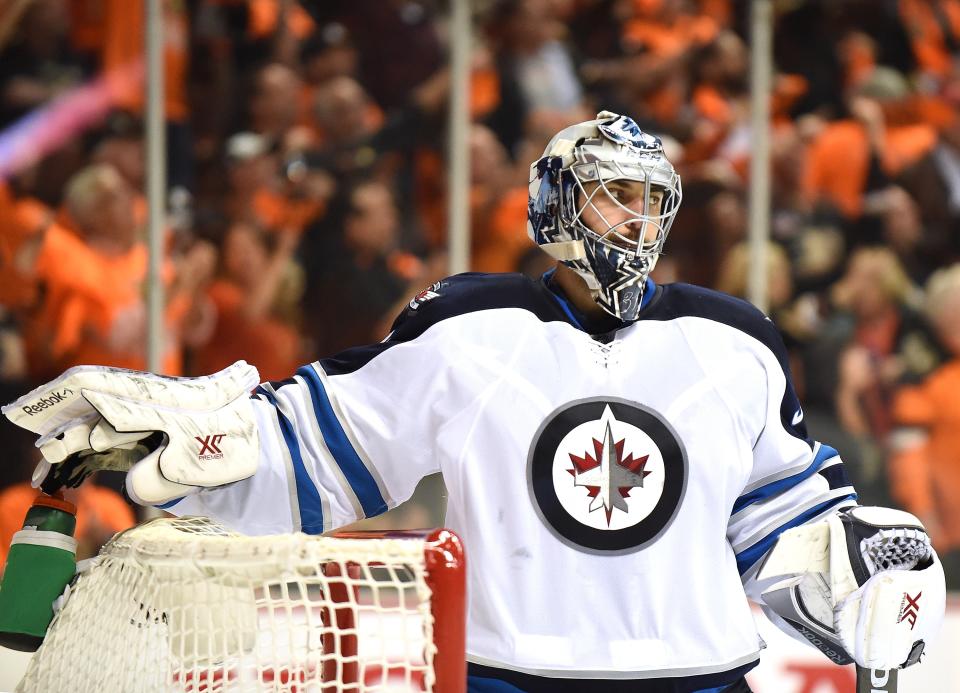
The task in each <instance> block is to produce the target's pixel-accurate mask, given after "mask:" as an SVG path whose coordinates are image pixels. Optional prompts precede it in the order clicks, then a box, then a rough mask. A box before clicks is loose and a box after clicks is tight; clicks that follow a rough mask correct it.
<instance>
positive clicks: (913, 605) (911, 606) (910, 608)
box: [897, 592, 923, 630]
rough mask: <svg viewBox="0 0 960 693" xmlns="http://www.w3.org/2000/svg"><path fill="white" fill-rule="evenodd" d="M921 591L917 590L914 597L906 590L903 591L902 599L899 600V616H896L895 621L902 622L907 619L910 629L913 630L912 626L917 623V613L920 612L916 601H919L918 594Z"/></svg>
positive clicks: (920, 593)
mask: <svg viewBox="0 0 960 693" xmlns="http://www.w3.org/2000/svg"><path fill="white" fill-rule="evenodd" d="M922 594H923V592H917V596H916V597H911V596H910V595H909V594H907V593H906V592H904V593H903V600H902V601H901V602H900V616H898V617H897V623H903V622H904V621H908V622H909V623H910V630H913V627H914V626H915V625H917V615H918V614H919V613H920V604H918V603H917V602H919V601H920V595H922Z"/></svg>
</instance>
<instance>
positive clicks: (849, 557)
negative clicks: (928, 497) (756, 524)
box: [757, 506, 946, 669]
mask: <svg viewBox="0 0 960 693" xmlns="http://www.w3.org/2000/svg"><path fill="white" fill-rule="evenodd" d="M757 577H758V579H759V580H760V581H763V582H766V581H769V580H776V582H775V584H772V585H771V586H769V587H768V588H767V589H765V590H764V592H763V600H764V602H765V603H766V606H767V607H768V609H770V610H772V611H773V612H774V614H776V616H778V617H779V618H780V619H782V620H783V621H786V623H787V624H788V625H789V626H790V627H791V628H792V629H793V630H795V631H797V632H799V633H800V634H801V635H803V637H805V638H806V639H807V640H808V641H810V643H811V644H813V645H814V646H815V647H817V648H818V649H820V650H821V651H822V652H823V653H824V654H826V655H827V656H828V657H829V658H830V659H832V660H833V661H834V662H836V663H837V664H850V663H851V662H856V663H857V664H858V665H860V666H861V667H865V668H868V669H899V668H903V667H907V666H910V665H911V664H915V663H916V662H917V661H919V659H920V655H921V654H922V652H923V649H924V646H925V645H926V643H928V642H929V641H930V639H932V638H933V637H934V636H935V635H936V633H937V631H938V630H939V629H940V625H941V623H942V621H943V615H944V611H945V609H946V587H945V585H944V575H943V566H942V565H941V564H940V561H939V559H938V558H937V554H936V552H935V551H934V550H933V548H932V547H931V545H930V538H929V537H928V536H927V533H926V532H925V531H924V529H923V525H922V524H921V523H920V521H919V520H918V519H917V518H916V517H914V516H913V515H911V514H910V513H907V512H903V511H901V510H894V509H891V508H879V507H862V506H858V507H854V508H850V509H847V510H843V511H840V512H838V513H835V514H833V515H831V516H830V517H829V518H827V519H826V520H824V521H822V522H818V523H816V524H812V525H804V526H800V527H796V528H794V529H791V530H788V531H786V532H784V533H783V534H782V535H781V536H780V537H779V539H778V540H777V543H776V544H775V545H774V547H773V548H772V549H771V550H770V552H769V553H768V554H767V557H766V559H765V561H764V563H763V565H762V566H761V567H760V571H759V573H758V576H757ZM783 578H786V580H784V579H783Z"/></svg>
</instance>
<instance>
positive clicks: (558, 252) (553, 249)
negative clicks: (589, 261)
mask: <svg viewBox="0 0 960 693" xmlns="http://www.w3.org/2000/svg"><path fill="white" fill-rule="evenodd" d="M540 249H541V250H543V251H544V252H546V254H547V255H549V256H550V257H552V258H553V259H554V260H561V261H571V260H583V259H585V258H586V257H587V251H586V250H584V248H583V241H581V240H575V241H558V242H556V243H541V244H540Z"/></svg>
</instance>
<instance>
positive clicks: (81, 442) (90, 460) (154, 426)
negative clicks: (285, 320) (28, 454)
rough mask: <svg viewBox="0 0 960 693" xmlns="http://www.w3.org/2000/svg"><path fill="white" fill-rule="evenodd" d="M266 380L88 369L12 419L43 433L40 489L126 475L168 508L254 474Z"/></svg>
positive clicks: (60, 381) (245, 370)
mask: <svg viewBox="0 0 960 693" xmlns="http://www.w3.org/2000/svg"><path fill="white" fill-rule="evenodd" d="M258 381H259V374H258V373H257V370H256V368H254V367H253V366H251V365H249V364H247V363H245V362H243V361H238V362H237V363H235V364H233V365H232V366H230V367H229V368H226V369H224V370H222V371H220V372H219V373H215V374H213V375H210V376H203V377H199V378H170V377H164V376H157V375H154V374H151V373H145V372H140V371H128V370H123V369H116V368H105V367H99V366H79V367H76V368H72V369H70V370H69V371H67V372H66V373H64V374H63V375H62V376H61V377H59V378H57V379H56V380H54V381H52V382H50V383H47V384H46V385H44V386H41V387H40V388H37V389H36V390H34V391H32V392H30V393H29V394H27V395H25V396H24V397H21V398H20V399H18V400H17V401H16V402H13V403H12V404H9V405H7V406H5V407H4V408H3V413H4V414H5V415H6V416H7V418H9V419H10V420H11V421H12V422H13V423H15V424H17V425H19V426H21V427H23V428H27V429H28V430H31V431H33V432H35V433H39V434H40V438H39V440H38V441H37V447H39V448H40V450H41V452H42V453H43V455H44V461H43V462H41V464H40V466H39V467H38V469H37V470H36V472H35V473H34V485H35V486H37V485H40V486H42V487H43V488H44V489H48V488H54V487H59V486H63V485H66V486H77V485H79V484H80V483H81V482H82V481H83V479H84V478H86V477H87V476H88V475H89V474H90V473H92V472H93V471H96V470H98V469H112V470H117V471H127V472H128V473H127V480H126V484H127V491H128V493H129V494H130V496H131V498H132V499H133V500H134V501H136V502H137V503H141V504H149V505H160V504H164V503H167V502H169V501H171V500H174V499H176V498H180V497H183V496H185V495H189V494H191V493H195V492H197V491H199V490H200V489H201V488H205V487H210V486H220V485H223V484H229V483H232V482H234V481H239V480H241V479H246V478H248V477H250V476H252V475H253V474H254V472H255V471H256V469H257V464H258V460H259V447H260V445H259V433H258V429H257V425H256V421H255V419H254V416H253V407H252V404H251V402H250V399H249V394H250V390H251V389H252V388H253V387H255V386H256V385H257V383H258Z"/></svg>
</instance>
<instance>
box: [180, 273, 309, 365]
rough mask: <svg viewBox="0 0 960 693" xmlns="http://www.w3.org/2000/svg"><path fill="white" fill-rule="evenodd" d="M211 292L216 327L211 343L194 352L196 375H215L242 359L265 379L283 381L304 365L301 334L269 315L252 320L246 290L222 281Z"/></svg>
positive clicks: (213, 285)
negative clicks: (247, 305) (214, 308)
mask: <svg viewBox="0 0 960 693" xmlns="http://www.w3.org/2000/svg"><path fill="white" fill-rule="evenodd" d="M208 293H209V296H210V298H211V299H212V300H213V304H214V306H215V307H216V312H217V317H216V327H215V328H214V331H213V336H212V337H211V338H210V341H209V342H207V343H206V344H204V345H203V346H202V347H200V348H198V349H197V350H196V351H195V352H194V355H193V360H192V366H193V370H194V371H195V372H196V373H198V374H199V373H215V372H216V371H219V370H221V369H223V368H226V367H227V366H229V365H230V364H231V363H233V362H234V361H236V360H237V359H241V358H242V359H244V360H246V361H247V362H249V363H252V364H253V365H254V366H256V367H257V370H259V371H260V379H261V380H280V379H282V378H286V377H289V375H290V374H291V373H293V372H294V371H295V370H296V369H297V368H299V367H300V366H301V365H302V362H303V360H304V358H303V352H302V349H301V339H300V335H299V334H298V333H297V331H296V330H295V329H294V328H293V327H292V326H290V325H288V324H286V323H284V322H283V321H281V320H278V319H277V318H275V317H272V316H269V315H268V316H264V317H258V318H254V317H251V316H250V315H249V314H248V311H247V310H246V304H247V293H246V292H245V291H244V290H243V288H242V287H240V286H238V285H237V284H234V283H233V282H231V281H229V280H226V279H218V280H217V281H215V282H214V283H213V284H212V285H211V286H210V289H209V290H208Z"/></svg>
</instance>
